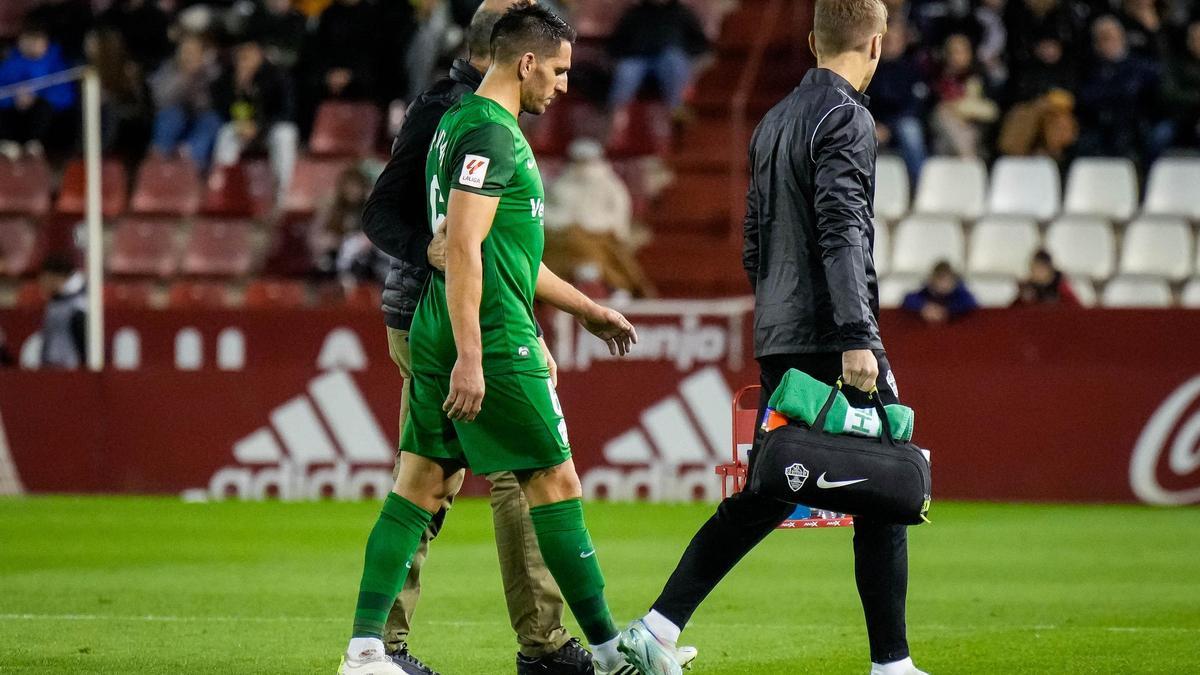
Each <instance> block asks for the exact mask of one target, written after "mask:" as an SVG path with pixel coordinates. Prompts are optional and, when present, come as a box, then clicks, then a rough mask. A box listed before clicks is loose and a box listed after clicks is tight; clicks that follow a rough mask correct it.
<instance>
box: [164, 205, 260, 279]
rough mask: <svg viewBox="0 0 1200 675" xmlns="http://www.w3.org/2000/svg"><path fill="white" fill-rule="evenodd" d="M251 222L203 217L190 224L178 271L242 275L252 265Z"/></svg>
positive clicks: (216, 275)
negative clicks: (190, 229)
mask: <svg viewBox="0 0 1200 675" xmlns="http://www.w3.org/2000/svg"><path fill="white" fill-rule="evenodd" d="M253 230H254V225H253V224H252V223H250V222H247V221H240V220H215V219H203V220H199V221H197V222H196V223H195V224H194V225H193V226H192V232H191V236H190V237H189V238H188V241H187V244H186V246H185V248H184V251H183V262H182V264H181V266H180V271H181V272H183V273H184V274H187V275H191V276H210V277H243V276H245V275H247V274H249V273H250V270H251V267H252V266H253V264H254V253H253V251H254V247H253V244H252V234H251V233H252V231H253Z"/></svg>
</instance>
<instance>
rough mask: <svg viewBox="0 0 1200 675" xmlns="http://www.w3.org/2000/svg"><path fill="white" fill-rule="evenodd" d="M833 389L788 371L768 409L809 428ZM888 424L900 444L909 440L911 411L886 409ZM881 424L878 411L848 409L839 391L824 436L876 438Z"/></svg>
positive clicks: (906, 407)
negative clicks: (841, 435) (840, 435)
mask: <svg viewBox="0 0 1200 675" xmlns="http://www.w3.org/2000/svg"><path fill="white" fill-rule="evenodd" d="M832 390H833V387H831V386H829V385H827V384H825V383H823V382H820V381H818V380H815V379H813V377H812V376H811V375H808V374H807V373H802V372H800V371H799V370H796V369H794V368H793V369H791V370H789V371H787V372H786V373H784V374H783V380H782V381H781V382H780V383H779V388H778V389H776V390H775V393H774V394H772V395H771V400H770V401H769V402H768V403H767V406H768V407H770V408H773V409H774V410H775V411H776V412H778V413H779V414H781V415H783V416H785V417H787V418H789V419H792V420H796V421H798V422H804V423H805V424H807V425H809V426H810V427H811V426H812V425H813V423H814V422H816V421H817V415H820V414H821V408H822V407H823V406H824V405H825V401H827V400H829V392H830V391H832ZM883 408H884V410H886V411H887V417H888V423H889V424H890V425H891V430H892V438H893V439H895V440H896V441H897V442H900V443H907V442H909V441H911V440H912V435H913V409H912V408H910V407H908V406H906V405H900V404H892V405H885V406H884V407H883ZM882 429H883V424H882V421H881V420H880V419H879V411H877V410H876V409H875V408H874V407H871V408H854V407H851V405H850V401H849V400H847V399H846V395H845V394H843V393H842V392H841V391H838V393H837V398H836V399H834V401H833V406H831V407H830V409H829V415H828V416H826V417H825V429H824V431H825V433H829V434H851V435H854V436H865V437H869V438H879V435H880V434H881V433H882Z"/></svg>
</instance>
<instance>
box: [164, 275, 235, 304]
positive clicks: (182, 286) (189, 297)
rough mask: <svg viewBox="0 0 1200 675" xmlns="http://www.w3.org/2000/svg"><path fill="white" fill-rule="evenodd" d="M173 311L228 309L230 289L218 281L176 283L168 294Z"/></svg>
mask: <svg viewBox="0 0 1200 675" xmlns="http://www.w3.org/2000/svg"><path fill="white" fill-rule="evenodd" d="M167 297H168V303H169V304H170V306H171V308H172V309H178V308H187V307H228V306H230V304H231V302H230V293H229V289H228V288H227V287H226V286H225V284H224V283H221V282H218V281H176V282H175V283H173V284H171V289H170V290H169V291H168V292H167Z"/></svg>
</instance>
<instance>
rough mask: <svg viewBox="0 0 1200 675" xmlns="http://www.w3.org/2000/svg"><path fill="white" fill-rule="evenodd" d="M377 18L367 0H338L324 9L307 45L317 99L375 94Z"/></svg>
mask: <svg viewBox="0 0 1200 675" xmlns="http://www.w3.org/2000/svg"><path fill="white" fill-rule="evenodd" d="M376 20H377V15H376V11H375V7H374V6H373V5H371V4H370V3H368V2H365V0H336V1H335V2H334V3H333V4H331V5H329V7H328V8H327V9H326V10H325V11H324V12H322V13H321V18H320V19H319V23H318V25H317V30H316V32H314V33H313V35H312V37H311V39H310V40H309V43H308V45H307V46H306V47H305V49H306V54H307V57H308V58H309V59H310V61H311V63H309V64H308V69H309V73H310V75H311V77H312V78H313V79H312V80H311V81H310V83H309V84H310V86H311V87H313V88H314V90H315V100H316V101H318V102H319V101H322V100H325V99H327V98H340V99H367V98H371V97H372V95H373V93H374V86H375V83H376V72H375V71H376V63H375V55H376V52H375V45H376V43H375V40H376V39H378V38H377V37H376V36H377V31H376V28H377V23H376Z"/></svg>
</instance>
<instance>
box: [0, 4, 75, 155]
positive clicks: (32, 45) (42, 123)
mask: <svg viewBox="0 0 1200 675" xmlns="http://www.w3.org/2000/svg"><path fill="white" fill-rule="evenodd" d="M67 68H68V63H67V61H66V60H65V59H64V58H63V55H62V49H60V48H59V46H58V45H56V44H54V43H53V42H51V41H50V36H49V35H47V34H46V30H45V29H44V28H42V27H41V26H39V25H37V24H35V23H27V24H26V26H25V28H23V29H22V30H21V34H20V35H19V36H18V37H17V46H16V48H14V49H12V50H11V51H10V52H9V55H8V58H6V59H4V61H3V62H0V87H3V86H7V85H10V84H16V83H18V82H24V81H26V80H31V79H34V78H38V77H45V76H47V75H53V74H54V73H57V72H61V71H63V70H66V69H67ZM78 102H79V95H78V92H77V90H76V85H75V84H74V83H65V84H57V85H54V86H52V87H47V88H45V89H39V90H36V91H32V90H31V91H22V92H19V93H18V94H17V95H16V96H13V97H9V98H5V99H0V140H3V141H8V142H9V143H8V144H7V145H6V146H5V148H4V152H5V154H9V155H12V154H14V152H19V151H20V150H19V147H20V146H21V145H24V146H25V150H26V151H27V152H29V153H30V154H34V155H41V154H42V152H43V150H44V148H45V146H47V145H50V144H51V142H52V141H57V143H54V145H55V146H56V147H64V146H68V145H70V144H71V141H73V140H74V138H75V136H74V134H71V135H70V137H69V139H68V138H64V136H63V134H61V133H56V132H60V131H64V130H66V129H68V128H71V127H70V126H69V125H68V124H67V120H66V118H67V116H68V115H71V114H73V113H74V112H75V111H76V107H75V106H76V105H77V104H78ZM13 144H16V145H15V146H14V145H13Z"/></svg>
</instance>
